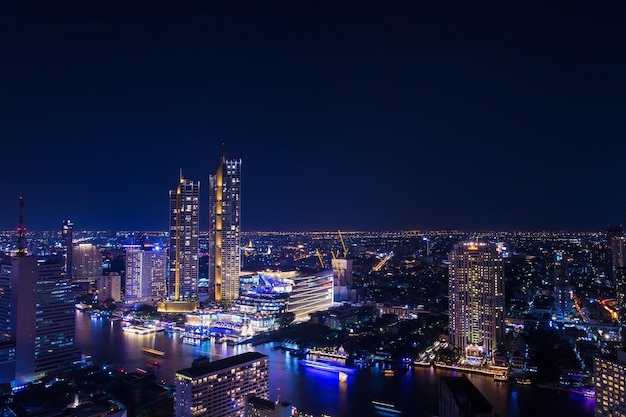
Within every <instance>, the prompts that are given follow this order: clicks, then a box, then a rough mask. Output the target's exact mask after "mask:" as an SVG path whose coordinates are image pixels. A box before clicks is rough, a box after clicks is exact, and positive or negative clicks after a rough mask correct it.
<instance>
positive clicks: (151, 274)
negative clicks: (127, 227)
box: [125, 245, 167, 302]
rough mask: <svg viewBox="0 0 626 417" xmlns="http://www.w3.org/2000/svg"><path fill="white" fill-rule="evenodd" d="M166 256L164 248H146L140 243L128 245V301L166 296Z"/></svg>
mask: <svg viewBox="0 0 626 417" xmlns="http://www.w3.org/2000/svg"><path fill="white" fill-rule="evenodd" d="M166 258H167V254H166V252H165V251H164V250H145V249H144V248H143V247H142V246H140V245H129V246H127V247H126V288H125V299H126V301H127V302H133V301H151V300H157V299H162V298H165V296H166V289H165V276H166Z"/></svg>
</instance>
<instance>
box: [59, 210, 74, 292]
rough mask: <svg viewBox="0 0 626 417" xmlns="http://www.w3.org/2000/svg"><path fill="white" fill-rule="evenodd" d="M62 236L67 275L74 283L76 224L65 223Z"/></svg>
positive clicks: (65, 221)
mask: <svg viewBox="0 0 626 417" xmlns="http://www.w3.org/2000/svg"><path fill="white" fill-rule="evenodd" d="M61 236H62V240H63V257H64V259H65V273H66V274H67V277H68V278H69V280H70V282H71V281H72V254H73V252H74V251H73V250H72V248H73V247H74V223H72V221H71V220H64V221H63V229H62V231H61Z"/></svg>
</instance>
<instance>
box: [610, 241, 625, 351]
mask: <svg viewBox="0 0 626 417" xmlns="http://www.w3.org/2000/svg"><path fill="white" fill-rule="evenodd" d="M612 253H613V256H612V258H613V281H614V282H615V298H616V299H617V319H618V327H619V336H620V341H621V343H622V349H623V350H626V237H624V236H619V237H614V238H613V240H612Z"/></svg>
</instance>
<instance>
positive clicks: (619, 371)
mask: <svg viewBox="0 0 626 417" xmlns="http://www.w3.org/2000/svg"><path fill="white" fill-rule="evenodd" d="M594 384H595V391H596V392H595V398H596V406H595V415H596V416H597V417H626V396H625V394H624V390H625V389H626V352H624V351H621V350H620V351H618V356H617V361H614V360H609V359H605V358H602V357H596V358H595V359H594Z"/></svg>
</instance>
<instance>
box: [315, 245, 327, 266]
mask: <svg viewBox="0 0 626 417" xmlns="http://www.w3.org/2000/svg"><path fill="white" fill-rule="evenodd" d="M315 254H316V255H317V259H319V260H320V265H322V268H326V267H325V266H324V260H323V259H322V254H321V253H320V251H319V249H315Z"/></svg>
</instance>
